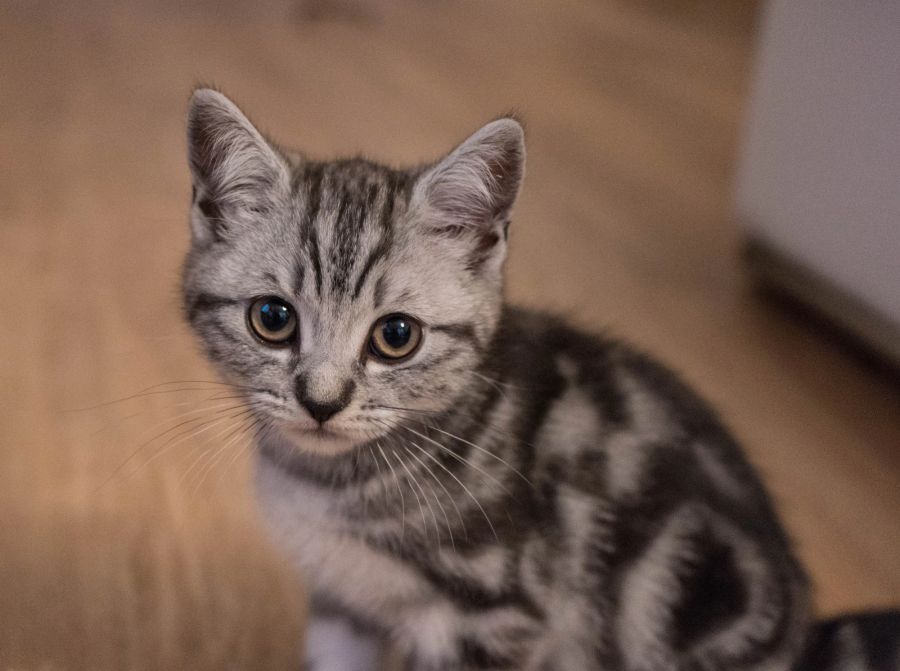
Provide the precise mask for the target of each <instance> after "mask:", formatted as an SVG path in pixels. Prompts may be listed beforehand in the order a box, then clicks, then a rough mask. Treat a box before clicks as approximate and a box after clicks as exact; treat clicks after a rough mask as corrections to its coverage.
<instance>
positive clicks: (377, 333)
mask: <svg viewBox="0 0 900 671" xmlns="http://www.w3.org/2000/svg"><path fill="white" fill-rule="evenodd" d="M421 342H422V326H421V325H420V324H419V322H417V321H416V320H415V319H413V318H412V317H410V316H408V315H402V314H392V315H387V316H386V317H382V318H381V319H379V320H378V321H377V322H375V325H374V326H373V327H372V333H371V335H370V336H369V352H370V353H371V354H372V355H373V356H376V357H378V358H379V359H383V360H386V361H399V360H401V359H405V358H406V357H408V356H410V355H411V354H412V353H413V352H415V351H416V348H417V347H418V346H419V343H421Z"/></svg>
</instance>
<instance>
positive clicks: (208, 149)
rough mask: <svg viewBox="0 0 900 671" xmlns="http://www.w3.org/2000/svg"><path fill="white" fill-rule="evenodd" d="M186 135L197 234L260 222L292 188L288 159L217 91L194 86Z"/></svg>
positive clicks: (230, 231) (215, 235) (225, 232)
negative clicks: (290, 187) (290, 185)
mask: <svg viewBox="0 0 900 671" xmlns="http://www.w3.org/2000/svg"><path fill="white" fill-rule="evenodd" d="M187 136H188V138H187V139H188V162H189V164H190V168H191V178H192V182H193V199H194V202H193V204H192V216H191V224H192V228H193V233H194V237H195V239H197V240H200V241H209V240H221V239H226V238H228V237H229V236H231V235H234V234H236V233H238V232H239V230H240V229H241V228H243V227H246V226H252V225H253V224H254V223H256V224H258V223H259V220H260V218H261V216H262V217H264V216H265V215H266V213H267V210H268V209H269V208H271V207H272V205H273V203H275V202H277V200H278V198H279V197H281V196H283V195H284V192H286V191H287V190H289V184H290V176H289V171H288V168H287V165H286V163H285V160H284V159H283V158H282V157H281V156H280V155H279V154H278V152H277V151H276V150H275V149H274V148H273V147H272V145H270V144H269V142H268V141H267V140H266V139H265V138H264V137H263V136H262V134H261V133H260V132H259V131H258V130H257V129H256V127H255V126H254V125H253V124H252V123H250V120H249V119H248V118H247V117H246V116H245V115H244V113H243V112H241V110H240V109H239V108H238V106H237V105H235V104H234V103H233V102H231V100H229V99H228V98H227V97H225V96H224V95H223V94H221V93H219V92H218V91H215V90H213V89H204V88H201V89H197V90H196V91H194V94H193V95H192V96H191V102H190V109H189V111H188V123H187Z"/></svg>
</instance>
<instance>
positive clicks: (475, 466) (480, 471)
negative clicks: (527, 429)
mask: <svg viewBox="0 0 900 671" xmlns="http://www.w3.org/2000/svg"><path fill="white" fill-rule="evenodd" d="M397 426H399V427H400V428H402V429H405V430H406V431H409V432H410V433H413V434H415V435H417V436H419V438H424V439H425V440H427V441H428V442H429V443H432V444H433V445H436V446H437V447H438V448H440V449H441V450H443V451H444V452H446V453H447V454H449V455H450V456H452V457H453V458H454V459H456V460H457V461H460V462H462V463H464V464H466V465H467V466H468V467H469V468H472V469H474V470H476V471H478V472H479V473H481V474H482V475H483V476H485V477H486V478H488V479H489V480H491V481H492V482H493V483H495V484H496V485H497V486H498V487H500V489H502V490H503V491H504V493H506V494H508V495H509V496H510V497H512V498H515V496H514V495H513V493H512V492H511V491H509V489H508V488H507V487H506V485H504V484H503V483H502V482H500V481H499V480H498V479H497V478H495V477H494V476H493V475H491V474H490V473H488V472H487V471H485V470H484V469H483V468H481V467H480V466H477V465H476V464H474V463H472V462H471V461H469V460H468V459H466V458H465V457H464V456H462V455H460V454H457V453H456V452H454V451H453V450H451V449H450V448H449V447H447V446H446V445H443V444H441V443H439V442H438V441H436V440H435V439H434V438H431V437H429V436H426V435H425V434H424V433H419V432H418V431H416V430H415V429H413V428H411V427H408V426H406V425H405V424H398V425H397Z"/></svg>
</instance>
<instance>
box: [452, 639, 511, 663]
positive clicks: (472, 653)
mask: <svg viewBox="0 0 900 671" xmlns="http://www.w3.org/2000/svg"><path fill="white" fill-rule="evenodd" d="M457 645H458V646H459V661H460V662H461V663H462V665H463V668H466V669H515V668H517V667H518V664H516V660H514V659H512V658H510V657H509V656H508V655H503V654H501V653H499V652H496V651H493V650H489V649H488V648H487V647H486V646H485V645H484V644H483V643H482V642H481V641H479V640H478V639H475V638H473V637H471V636H461V637H460V638H459V639H458V642H457Z"/></svg>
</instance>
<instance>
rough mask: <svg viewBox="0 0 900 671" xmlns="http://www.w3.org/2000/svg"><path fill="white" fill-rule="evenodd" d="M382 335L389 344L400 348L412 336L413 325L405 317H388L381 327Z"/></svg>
mask: <svg viewBox="0 0 900 671" xmlns="http://www.w3.org/2000/svg"><path fill="white" fill-rule="evenodd" d="M381 335H382V337H383V338H384V341H385V342H386V343H387V344H388V345H390V346H391V347H394V348H397V349H400V348H402V347H404V346H405V345H406V344H407V343H408V342H409V339H410V337H412V326H410V324H409V322H407V321H406V320H405V319H404V318H403V317H394V318H393V319H388V320H387V321H386V322H385V323H384V326H382V327H381Z"/></svg>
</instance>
